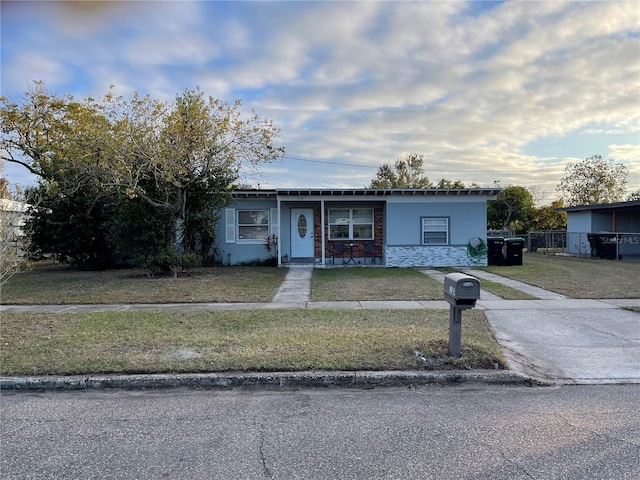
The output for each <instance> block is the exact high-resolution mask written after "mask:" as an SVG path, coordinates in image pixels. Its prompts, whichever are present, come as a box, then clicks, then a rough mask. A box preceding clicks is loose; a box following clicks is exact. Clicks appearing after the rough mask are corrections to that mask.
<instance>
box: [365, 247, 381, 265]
mask: <svg viewBox="0 0 640 480" xmlns="http://www.w3.org/2000/svg"><path fill="white" fill-rule="evenodd" d="M367 258H370V259H371V264H372V265H375V264H376V258H378V257H377V256H376V244H375V243H365V244H364V264H365V265H366V264H367Z"/></svg>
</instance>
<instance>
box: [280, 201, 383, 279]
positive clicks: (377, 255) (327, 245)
mask: <svg viewBox="0 0 640 480" xmlns="http://www.w3.org/2000/svg"><path fill="white" fill-rule="evenodd" d="M277 210H278V218H281V219H282V222H280V224H279V225H278V239H279V242H278V248H279V251H278V265H279V266H281V265H287V266H293V265H307V266H308V265H314V266H316V267H321V268H322V267H335V266H374V265H377V266H380V265H384V259H383V249H384V243H383V231H384V228H383V227H384V225H383V221H384V219H383V211H384V210H383V205H382V204H381V203H380V202H358V203H357V204H356V205H354V204H353V203H345V202H341V201H333V200H325V199H324V198H321V199H320V200H318V199H311V200H307V201H305V200H303V199H300V198H297V199H296V200H295V201H285V200H280V199H278V206H277Z"/></svg>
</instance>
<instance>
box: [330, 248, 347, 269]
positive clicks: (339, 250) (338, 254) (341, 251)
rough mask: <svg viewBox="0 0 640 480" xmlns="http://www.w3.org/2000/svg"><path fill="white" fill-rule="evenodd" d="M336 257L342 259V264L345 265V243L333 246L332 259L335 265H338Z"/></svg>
mask: <svg viewBox="0 0 640 480" xmlns="http://www.w3.org/2000/svg"><path fill="white" fill-rule="evenodd" d="M336 257H340V259H341V260H342V263H344V243H334V244H333V245H332V246H331V258H332V261H333V265H335V264H336Z"/></svg>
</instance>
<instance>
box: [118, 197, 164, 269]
mask: <svg viewBox="0 0 640 480" xmlns="http://www.w3.org/2000/svg"><path fill="white" fill-rule="evenodd" d="M175 239H176V230H175V219H174V217H173V215H171V213H170V212H168V211H166V210H162V209H158V208H155V207H154V206H152V205H149V204H148V203H147V202H145V201H144V200H142V199H141V198H129V197H127V196H126V195H123V194H119V195H118V196H117V198H116V201H115V203H114V210H113V215H112V216H111V217H110V219H109V241H110V244H111V245H113V247H114V251H115V254H116V255H117V256H118V257H119V258H120V259H122V260H125V261H130V260H133V261H134V262H135V263H136V265H138V266H140V267H142V268H144V269H146V270H147V274H148V275H149V276H153V275H155V274H156V273H161V272H165V271H168V270H170V269H172V268H174V267H175V263H176V252H175Z"/></svg>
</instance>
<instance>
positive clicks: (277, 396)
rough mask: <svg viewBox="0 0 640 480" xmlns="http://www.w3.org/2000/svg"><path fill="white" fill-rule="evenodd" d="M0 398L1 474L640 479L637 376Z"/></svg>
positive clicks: (8, 395)
mask: <svg viewBox="0 0 640 480" xmlns="http://www.w3.org/2000/svg"><path fill="white" fill-rule="evenodd" d="M0 399H1V401H2V403H1V411H2V422H1V427H0V428H1V430H0V432H1V437H0V438H1V440H2V445H1V451H2V461H1V464H0V465H1V471H0V473H1V475H2V478H3V479H18V478H19V479H29V478H60V479H62V478H64V479H91V478H100V479H108V478H118V479H127V478H136V479H162V478H170V479H183V478H184V479H190V480H195V479H263V478H265V479H269V478H276V479H323V480H325V479H414V478H416V479H418V478H419V479H445V480H446V479H491V480H500V479H505V480H506V479H509V480H517V479H529V480H530V479H581V480H582V479H616V480H621V479H637V478H640V385H581V386H562V387H538V388H530V387H514V386H487V385H473V386H471V385H460V386H446V387H442V386H426V387H419V388H414V389H411V388H395V387H394V388H377V389H371V390H358V389H344V388H341V389H330V388H321V389H299V390H288V391H286V390H285V391H282V390H278V391H275V390H274V391H269V390H260V389H254V390H252V389H235V390H226V391H220V390H216V391H212V390H210V391H199V390H188V389H174V390H163V391H122V390H108V391H107V390H105V391H83V392H57V393H56V392H47V393H26V392H14V393H3V395H2V396H1V397H0Z"/></svg>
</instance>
